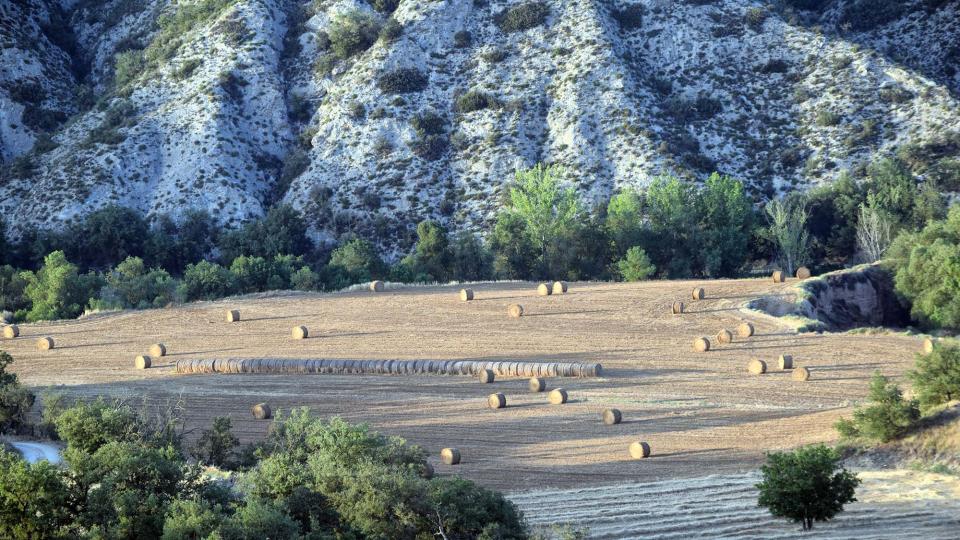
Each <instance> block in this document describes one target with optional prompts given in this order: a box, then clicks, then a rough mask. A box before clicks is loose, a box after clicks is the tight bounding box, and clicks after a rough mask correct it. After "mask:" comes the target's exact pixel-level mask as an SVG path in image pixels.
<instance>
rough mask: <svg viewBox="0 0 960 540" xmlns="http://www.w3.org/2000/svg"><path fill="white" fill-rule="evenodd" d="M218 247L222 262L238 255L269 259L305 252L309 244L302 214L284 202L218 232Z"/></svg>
mask: <svg viewBox="0 0 960 540" xmlns="http://www.w3.org/2000/svg"><path fill="white" fill-rule="evenodd" d="M218 247H219V248H220V252H221V260H222V261H223V262H224V264H226V263H229V262H232V261H233V260H234V259H236V258H237V257H239V256H241V255H246V256H252V257H264V258H273V257H276V256H277V255H293V256H300V255H305V254H307V252H309V251H310V249H311V248H312V247H313V244H312V243H311V242H310V239H309V238H307V224H306V222H305V221H304V219H303V216H302V215H301V214H300V213H299V212H297V211H296V210H294V209H293V208H292V207H290V206H288V205H279V206H274V207H272V208H270V209H269V210H267V215H266V216H264V217H262V218H260V219H257V220H254V221H251V222H248V223H246V224H244V226H243V227H241V228H240V229H239V230H236V231H231V232H228V233H226V234H223V235H221V237H220V241H219V243H218Z"/></svg>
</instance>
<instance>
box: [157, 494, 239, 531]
mask: <svg viewBox="0 0 960 540" xmlns="http://www.w3.org/2000/svg"><path fill="white" fill-rule="evenodd" d="M224 517H225V515H224V510H223V508H222V507H221V506H220V505H215V504H213V503H211V502H209V501H206V500H204V499H202V498H200V497H193V498H189V499H182V498H181V499H176V500H174V501H172V502H171V503H170V506H169V507H168V508H167V513H166V515H165V517H164V520H163V536H161V537H160V538H161V539H162V540H197V539H200V538H211V537H212V535H213V534H214V532H215V531H217V530H218V529H219V528H220V525H221V523H222V522H223V520H224Z"/></svg>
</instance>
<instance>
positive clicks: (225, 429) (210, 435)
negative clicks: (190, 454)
mask: <svg viewBox="0 0 960 540" xmlns="http://www.w3.org/2000/svg"><path fill="white" fill-rule="evenodd" d="M232 427H233V426H232V423H231V422H230V417H229V416H217V417H214V419H213V425H212V426H211V427H210V429H207V430H204V431H203V433H201V434H200V439H199V440H198V441H197V445H196V448H195V450H194V454H195V455H196V456H197V458H198V459H199V460H200V461H201V462H203V463H206V464H208V465H213V466H214V467H228V466H230V464H231V462H232V457H233V453H234V451H235V450H236V448H237V446H239V445H240V440H239V439H237V437H236V436H235V435H234V434H233V431H231V428H232Z"/></svg>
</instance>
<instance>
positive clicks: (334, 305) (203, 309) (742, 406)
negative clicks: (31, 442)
mask: <svg viewBox="0 0 960 540" xmlns="http://www.w3.org/2000/svg"><path fill="white" fill-rule="evenodd" d="M793 283H795V282H793V281H790V282H787V283H786V284H775V283H772V282H771V281H770V280H728V281H702V282H695V281H652V282H645V283H634V284H612V283H572V284H571V286H570V292H569V293H568V294H566V295H562V296H549V297H539V296H537V295H536V290H535V288H536V284H531V283H497V284H481V285H473V286H472V288H473V289H474V290H475V292H476V300H474V301H472V302H467V303H465V302H461V301H460V300H459V298H458V294H457V292H458V290H459V287H455V286H443V287H414V288H405V289H399V290H388V291H387V292H382V293H372V292H367V291H358V292H349V293H338V294H306V293H304V294H299V293H281V294H277V295H271V296H259V297H244V298H234V299H229V300H223V301H217V302H202V303H195V304H189V305H186V306H183V307H177V308H172V309H162V310H148V311H127V312H120V313H111V314H105V315H99V316H94V317H91V318H87V319H83V320H78V321H68V322H58V323H45V324H29V325H21V327H20V328H21V337H20V338H18V339H16V340H12V341H9V340H8V341H3V342H0V346H2V348H3V349H5V350H7V351H8V352H10V353H11V354H12V355H13V356H14V358H15V359H16V363H15V364H14V371H15V372H16V373H17V374H18V375H19V376H20V377H21V378H22V380H23V382H24V383H26V384H28V385H30V386H33V387H38V388H39V387H54V388H53V389H54V390H55V391H58V392H60V393H62V394H64V395H66V396H68V397H92V396H96V395H109V396H123V397H128V398H132V399H134V400H140V399H141V398H142V397H144V396H145V397H147V398H148V399H149V400H151V401H153V402H157V401H161V402H162V401H164V400H176V399H177V398H178V397H181V398H182V399H183V400H184V402H185V404H186V406H187V412H186V420H187V425H188V427H189V428H191V429H193V430H194V431H193V433H192V435H191V436H192V437H196V436H197V435H198V432H199V429H202V428H205V427H208V426H209V424H210V421H211V419H212V418H213V417H215V416H220V415H226V416H230V417H231V418H232V419H233V424H234V431H235V433H236V434H237V435H238V436H239V437H240V438H241V440H242V441H243V442H249V441H252V440H255V439H258V438H261V437H263V436H264V435H265V434H266V433H267V430H268V429H269V426H270V422H269V421H261V420H254V419H253V418H252V416H251V414H250V411H249V409H250V406H251V405H253V404H255V403H258V402H261V401H265V402H267V403H269V404H270V405H271V406H272V407H273V408H274V410H277V409H281V410H289V409H290V408H291V407H297V406H308V407H310V408H311V409H312V410H313V411H314V412H315V414H317V415H320V416H324V417H325V416H330V415H340V416H342V417H344V418H346V419H348V420H350V421H353V422H368V423H370V424H371V425H372V426H374V427H375V428H376V429H378V430H381V431H383V432H386V433H389V434H394V435H400V436H403V437H405V438H406V439H408V440H409V441H411V442H413V443H416V444H419V445H421V446H423V447H424V448H426V449H427V451H428V452H429V453H430V456H431V457H430V461H431V463H433V464H434V466H435V468H436V469H437V472H438V473H439V474H451V473H457V474H461V475H463V476H466V477H468V478H471V479H474V480H477V481H480V482H481V483H482V484H484V485H487V486H489V487H493V488H498V489H504V490H523V489H543V488H561V487H576V486H584V485H595V484H605V483H611V482H621V481H631V482H637V481H654V480H665V479H673V478H686V477H698V476H703V475H707V474H722V473H734V472H739V471H744V470H749V469H753V468H755V467H756V466H757V465H758V464H759V463H760V462H761V461H762V459H763V453H764V452H765V451H767V450H773V449H784V448H790V447H794V446H798V445H801V444H807V443H814V442H819V441H830V440H833V439H834V438H835V432H834V431H833V429H832V427H831V426H832V424H833V422H834V421H835V420H836V419H837V418H838V417H839V416H841V415H844V414H849V413H850V411H851V409H852V407H851V406H852V404H853V403H854V402H855V401H856V400H859V399H861V398H863V397H864V396H865V395H866V392H867V383H868V381H869V377H870V375H871V374H872V373H873V371H875V370H880V371H882V372H883V373H884V374H886V375H889V376H893V377H901V376H902V375H903V373H904V372H905V371H906V370H907V369H908V368H909V367H910V366H911V364H912V362H913V355H914V352H915V351H917V350H918V347H919V339H918V338H910V337H906V336H900V335H882V336H867V335H850V334H822V335H818V334H797V333H795V332H794V331H793V330H791V329H790V328H789V327H787V326H785V325H783V324H781V323H779V322H778V321H777V320H776V319H773V318H770V317H766V316H762V315H758V314H756V313H752V312H746V311H743V310H742V309H741V306H742V305H743V304H744V303H745V302H747V301H748V300H750V299H752V298H756V297H759V296H765V295H767V296H769V295H790V294H792V292H791V288H790V287H791V285H792V284H793ZM694 286H703V287H705V289H706V293H707V298H706V299H705V300H703V301H699V302H692V301H690V299H689V296H690V291H691V289H692V288H693V287H694ZM675 300H683V301H684V302H686V303H687V311H688V312H687V313H686V314H684V315H682V316H674V315H671V314H669V308H670V305H671V304H672V303H673V302H674V301H675ZM511 303H521V304H523V306H524V308H525V310H526V315H525V316H524V317H522V318H521V319H510V318H508V317H507V316H506V307H507V306H508V305H509V304H511ZM228 308H230V309H233V308H235V309H239V310H241V312H242V317H243V319H242V321H240V322H238V323H227V322H226V320H225V315H224V312H225V310H226V309H228ZM743 320H749V321H751V322H753V323H754V324H755V326H756V329H757V333H756V335H755V336H753V337H752V338H749V339H739V338H735V339H734V342H733V343H732V344H729V345H717V344H716V341H715V340H714V339H713V337H712V336H714V335H715V334H716V333H717V332H718V331H719V330H720V329H721V328H729V329H730V330H734V328H735V327H736V325H737V324H738V323H739V322H741V321H743ZM301 324H302V325H306V326H308V327H309V329H310V334H311V337H310V338H309V339H306V340H293V339H291V337H290V329H291V327H293V326H295V325H301ZM40 336H52V337H53V338H54V339H55V341H56V348H55V349H54V350H52V351H45V352H40V351H38V350H37V349H36V347H35V340H36V339H37V338H38V337H40ZM698 336H710V337H711V341H712V343H713V345H714V348H713V349H712V350H711V351H710V352H708V353H695V352H693V350H692V346H691V344H692V341H693V339H694V338H695V337H698ZM158 341H159V342H162V343H164V344H166V346H167V348H168V351H169V355H168V356H167V357H165V358H160V359H157V360H155V361H154V367H153V368H151V369H149V370H136V369H134V364H133V360H134V357H135V356H136V355H137V354H146V350H147V347H148V346H149V345H150V344H151V343H154V342H158ZM781 353H787V354H792V355H793V356H794V363H795V365H799V366H805V367H808V368H810V369H811V371H812V378H811V380H810V381H808V382H796V381H793V380H791V378H790V373H789V372H783V371H778V370H777V369H776V359H777V356H778V355H780V354H781ZM229 357H253V358H267V357H280V358H333V359H394V360H396V359H411V360H413V359H444V360H447V359H482V360H529V361H540V360H551V361H586V362H600V363H602V364H603V366H604V373H603V377H600V378H589V379H575V378H564V379H551V380H548V381H547V388H548V390H549V389H551V388H555V387H559V386H562V387H563V388H565V389H567V390H568V392H569V393H570V400H571V402H569V403H567V404H566V405H561V406H557V405H549V404H548V403H547V399H546V394H531V393H529V391H528V388H527V381H526V379H499V380H497V381H496V382H494V383H493V384H486V385H485V384H480V383H478V382H477V381H476V380H475V379H473V378H470V377H453V376H436V375H435V376H430V375H422V376H381V375H251V374H245V375H226V374H215V375H178V374H176V373H175V372H174V367H173V366H174V362H175V361H176V360H177V359H182V358H229ZM751 358H760V359H763V360H766V361H767V363H768V365H769V366H770V367H771V368H772V369H771V372H769V373H767V374H766V375H763V376H754V375H750V374H748V373H747V370H746V365H747V362H748V361H749V360H750V359H751ZM493 392H503V393H504V394H506V397H507V404H508V406H507V408H506V409H501V410H492V409H488V408H486V397H487V395H488V394H490V393H493ZM608 407H615V408H619V409H620V410H622V411H623V414H624V421H623V423H622V424H620V425H616V426H605V425H603V424H602V423H601V421H600V413H601V412H602V411H603V409H605V408H608ZM635 440H644V441H647V442H648V443H649V444H650V445H651V447H652V449H653V456H652V457H651V458H649V459H646V460H640V461H637V460H632V459H631V458H630V456H629V453H628V451H627V447H628V445H629V444H630V443H631V442H632V441H635ZM447 446H453V447H457V448H459V449H460V450H461V452H462V454H463V463H462V464H461V465H459V466H455V467H453V466H446V465H442V464H440V463H439V459H438V455H439V451H440V449H441V448H443V447H447Z"/></svg>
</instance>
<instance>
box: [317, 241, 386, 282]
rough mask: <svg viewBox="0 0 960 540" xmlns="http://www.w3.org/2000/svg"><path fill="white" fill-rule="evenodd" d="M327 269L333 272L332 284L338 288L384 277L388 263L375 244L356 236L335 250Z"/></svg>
mask: <svg viewBox="0 0 960 540" xmlns="http://www.w3.org/2000/svg"><path fill="white" fill-rule="evenodd" d="M327 270H328V272H329V273H330V274H331V279H330V281H331V285H332V286H333V288H335V289H336V288H342V287H346V286H348V285H350V284H353V283H361V282H364V281H370V280H371V279H375V278H379V277H383V275H384V274H385V273H386V265H385V264H384V263H383V261H382V260H381V259H380V255H378V254H377V250H376V248H375V247H374V246H373V244H371V243H370V242H367V241H366V240H362V239H360V238H354V239H353V240H350V241H349V242H347V243H345V244H343V245H342V246H340V247H338V248H337V249H335V250H333V253H331V254H330V262H329V263H327Z"/></svg>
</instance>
